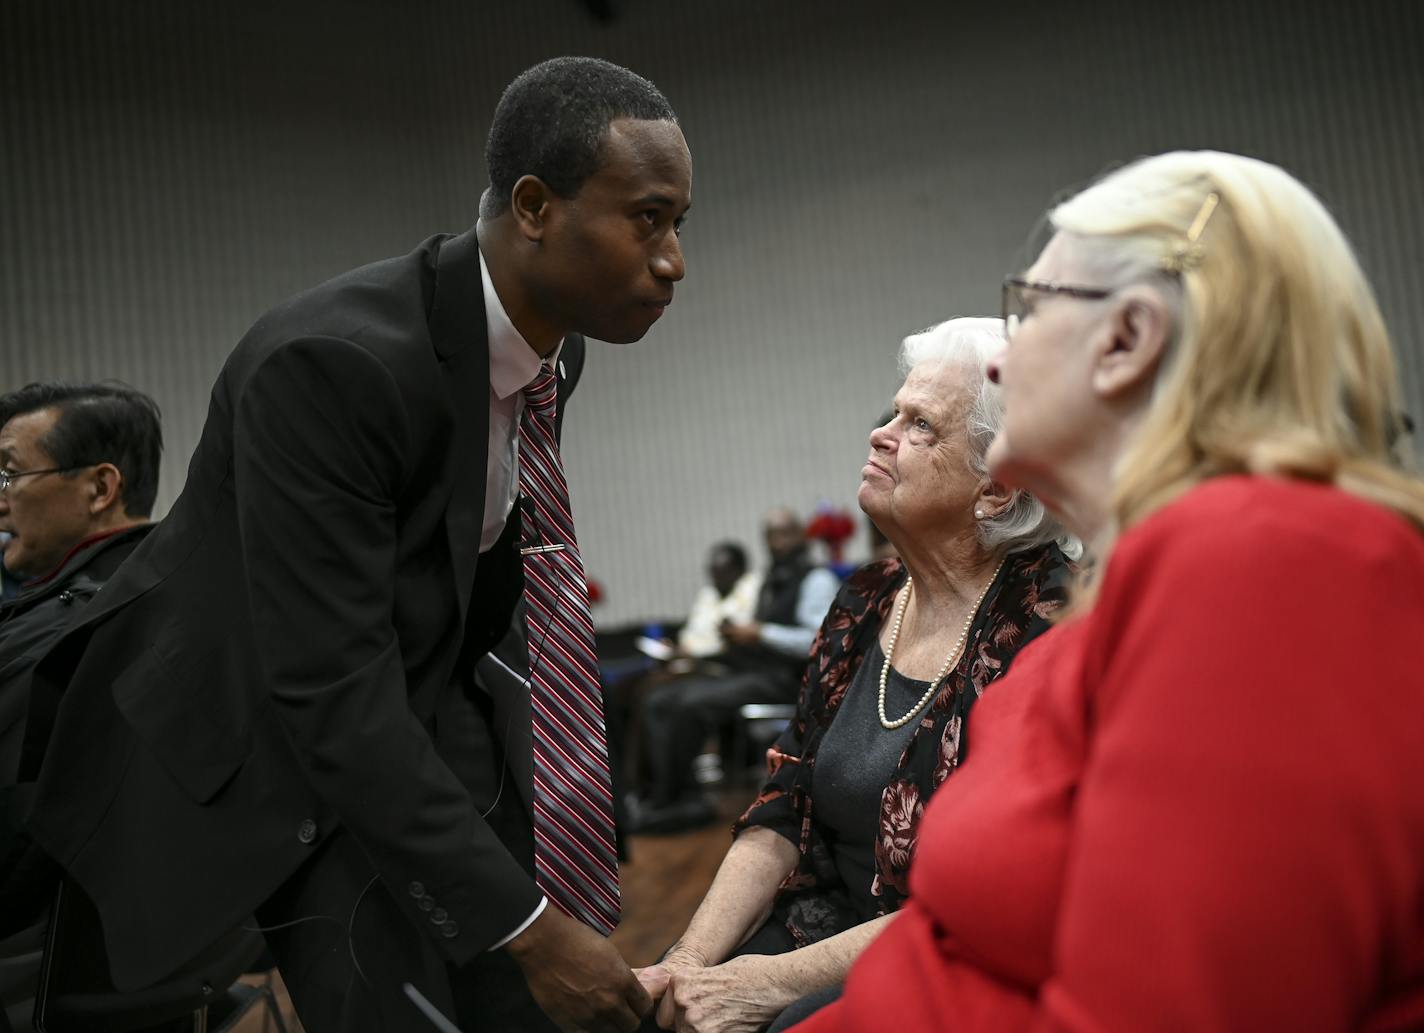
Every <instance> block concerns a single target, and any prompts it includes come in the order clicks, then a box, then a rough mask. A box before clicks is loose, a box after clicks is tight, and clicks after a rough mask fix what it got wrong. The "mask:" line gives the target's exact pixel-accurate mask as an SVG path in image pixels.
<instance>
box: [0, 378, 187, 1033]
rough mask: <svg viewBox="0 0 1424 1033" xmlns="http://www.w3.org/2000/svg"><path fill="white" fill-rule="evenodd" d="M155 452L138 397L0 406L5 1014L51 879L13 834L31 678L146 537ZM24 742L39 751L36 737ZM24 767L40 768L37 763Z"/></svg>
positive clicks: (38, 391)
mask: <svg viewBox="0 0 1424 1033" xmlns="http://www.w3.org/2000/svg"><path fill="white" fill-rule="evenodd" d="M162 451H163V433H162V430H161V428H160V425H159V413H158V406H156V405H155V404H154V403H153V400H152V399H151V398H149V397H148V396H147V395H144V394H140V393H139V392H138V391H134V390H131V389H129V388H126V387H120V386H118V385H113V384H91V385H83V386H77V385H65V384H30V385H29V386H27V387H23V388H21V389H20V390H18V391H13V392H11V393H10V394H8V395H4V396H3V397H0V531H3V532H5V533H7V534H8V535H9V540H8V541H7V542H6V544H5V548H4V563H5V568H6V570H7V571H10V572H13V573H14V574H15V575H16V576H17V580H18V579H21V578H22V579H23V580H21V582H20V591H19V592H18V594H16V595H15V596H13V597H12V598H9V599H6V600H5V601H4V602H3V603H0V957H3V958H6V959H8V960H7V963H6V964H4V965H3V966H0V1000H3V1002H4V1003H5V1004H7V1005H18V1004H19V1003H20V1002H21V1000H28V999H29V998H31V997H32V996H33V990H34V980H35V976H36V975H37V974H38V972H39V947H40V941H41V939H42V933H43V929H44V915H45V913H46V911H47V909H48V907H49V902H50V899H51V896H52V894H51V893H50V892H49V890H50V889H52V883H53V880H55V879H56V878H57V871H56V870H55V869H54V868H53V867H52V866H51V864H50V863H49V861H48V859H47V858H46V857H45V856H44V855H43V854H42V853H41V852H40V851H39V849H38V848H37V847H35V846H34V844H33V843H32V842H31V841H30V839H29V837H28V836H27V835H25V834H24V833H23V832H22V831H21V830H20V827H19V824H18V821H19V819H18V814H17V811H18V801H17V799H16V794H17V793H18V792H19V790H18V789H17V788H16V784H17V782H19V781H21V778H22V776H21V745H22V741H23V739H24V737H25V726H26V717H27V714H28V711H29V706H30V693H29V689H30V681H29V674H30V669H31V667H32V666H33V665H34V664H35V663H36V662H37V661H38V659H39V657H41V656H42V655H44V653H45V652H46V651H47V650H48V648H49V646H50V645H51V644H52V643H53V642H54V641H55V640H56V639H57V638H58V637H59V633H60V631H61V630H62V629H63V628H64V627H65V626H66V624H67V623H68V621H69V620H70V619H71V618H72V617H73V616H74V614H75V613H76V612H77V611H78V610H79V609H80V608H82V607H83V606H84V605H85V604H87V603H88V602H89V600H90V599H92V598H93V596H94V594H95V593H96V592H97V591H98V590H99V588H100V587H101V586H102V585H103V584H104V582H105V581H107V580H108V579H109V577H110V576H111V575H112V574H113V573H114V571H115V570H117V569H118V566H119V564H120V563H122V562H123V560H124V559H125V558H126V557H127V556H128V554H129V553H130V552H132V551H133V549H134V547H135V546H136V545H137V544H138V542H139V541H140V539H142V537H143V536H144V535H145V534H147V533H148V531H149V526H150V525H149V522H148V518H149V515H150V514H151V513H152V512H153V503H154V498H155V497H156V496H157V494H158V466H159V458H160V456H161V454H162ZM32 739H33V740H34V741H35V742H36V743H37V744H38V745H39V746H41V747H42V746H43V742H44V739H45V737H44V736H43V735H40V734H38V733H36V734H35V735H32ZM25 759H26V762H27V764H26V766H27V767H32V768H33V769H35V770H37V769H38V766H39V760H40V758H39V756H35V757H33V758H25ZM32 777H33V771H31V772H29V778H25V779H24V780H25V781H29V780H31V779H32ZM31 955H33V956H32V957H31ZM21 959H24V960H21ZM22 1021H24V1022H27V1021H28V1020H22Z"/></svg>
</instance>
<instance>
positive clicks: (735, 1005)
mask: <svg viewBox="0 0 1424 1033" xmlns="http://www.w3.org/2000/svg"><path fill="white" fill-rule="evenodd" d="M776 961H777V959H776V958H774V957H768V956H765V955H761V954H747V955H744V956H742V957H740V958H733V959H732V960H731V961H728V962H725V963H723V964H721V965H714V966H713V967H711V968H703V967H700V966H696V965H681V966H676V967H673V968H671V969H669V972H668V975H669V981H668V984H667V986H666V988H665V992H664V993H663V994H662V1000H661V1001H660V1002H659V1003H658V1025H659V1026H661V1027H662V1028H663V1029H676V1030H677V1031H678V1033H758V1031H759V1030H763V1029H765V1028H766V1027H767V1026H768V1025H769V1024H770V1023H771V1022H772V1021H774V1020H775V1019H776V1017H777V1015H779V1014H781V1011H782V1009H783V1008H785V1007H787V1006H788V1005H790V1004H791V1003H792V1002H793V1001H796V1000H798V999H799V998H800V997H801V996H802V994H803V993H804V992H806V991H805V990H803V989H801V988H799V987H792V986H788V985H786V982H785V980H784V979H782V978H781V977H780V975H779V973H778V966H777V964H776ZM665 964H666V961H665ZM644 971H646V970H644ZM644 985H645V986H646V985H647V984H646V983H645V984H644Z"/></svg>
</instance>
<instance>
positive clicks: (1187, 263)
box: [1162, 191, 1221, 276]
mask: <svg viewBox="0 0 1424 1033" xmlns="http://www.w3.org/2000/svg"><path fill="white" fill-rule="evenodd" d="M1220 201H1221V198H1219V197H1218V196H1217V195H1216V192H1215V191H1212V192H1211V193H1209V194H1207V195H1206V200H1205V201H1203V202H1202V206H1201V208H1199V209H1198V210H1197V217H1196V218H1195V219H1193V220H1192V224H1191V226H1189V227H1188V228H1187V235H1186V236H1185V237H1178V238H1177V239H1176V240H1173V241H1171V242H1170V243H1168V245H1167V252H1166V254H1164V255H1163V256H1162V268H1163V269H1165V270H1167V272H1169V273H1176V274H1177V275H1178V276H1180V275H1181V274H1182V273H1184V272H1187V271H1188V270H1190V269H1195V268H1197V267H1198V266H1200V265H1201V263H1202V258H1203V257H1204V256H1205V252H1204V251H1203V250H1202V246H1201V244H1199V243H1197V238H1198V237H1200V236H1201V234H1202V230H1204V229H1206V224H1207V220H1208V219H1210V218H1211V213H1212V212H1214V211H1216V206H1217V204H1218V203H1220Z"/></svg>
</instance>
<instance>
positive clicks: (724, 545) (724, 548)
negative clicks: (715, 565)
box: [707, 541, 750, 574]
mask: <svg viewBox="0 0 1424 1033" xmlns="http://www.w3.org/2000/svg"><path fill="white" fill-rule="evenodd" d="M707 556H708V559H710V560H716V558H717V557H718V556H726V557H727V558H728V559H730V560H731V561H732V563H733V565H735V566H736V567H737V569H738V570H740V571H741V572H742V573H743V574H745V573H746V572H747V564H748V563H749V562H750V561H749V560H748V559H747V550H746V549H744V548H742V545H741V543H740V542H733V541H725V542H718V543H717V544H716V545H714V546H712V549H711V551H709V552H708V554H707Z"/></svg>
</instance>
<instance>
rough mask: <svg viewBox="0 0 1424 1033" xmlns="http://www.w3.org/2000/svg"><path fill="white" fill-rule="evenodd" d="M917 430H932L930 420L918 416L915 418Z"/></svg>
mask: <svg viewBox="0 0 1424 1033" xmlns="http://www.w3.org/2000/svg"><path fill="white" fill-rule="evenodd" d="M915 429H916V430H929V429H930V423H929V420H927V419H925V418H924V417H923V416H916V417H915Z"/></svg>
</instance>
